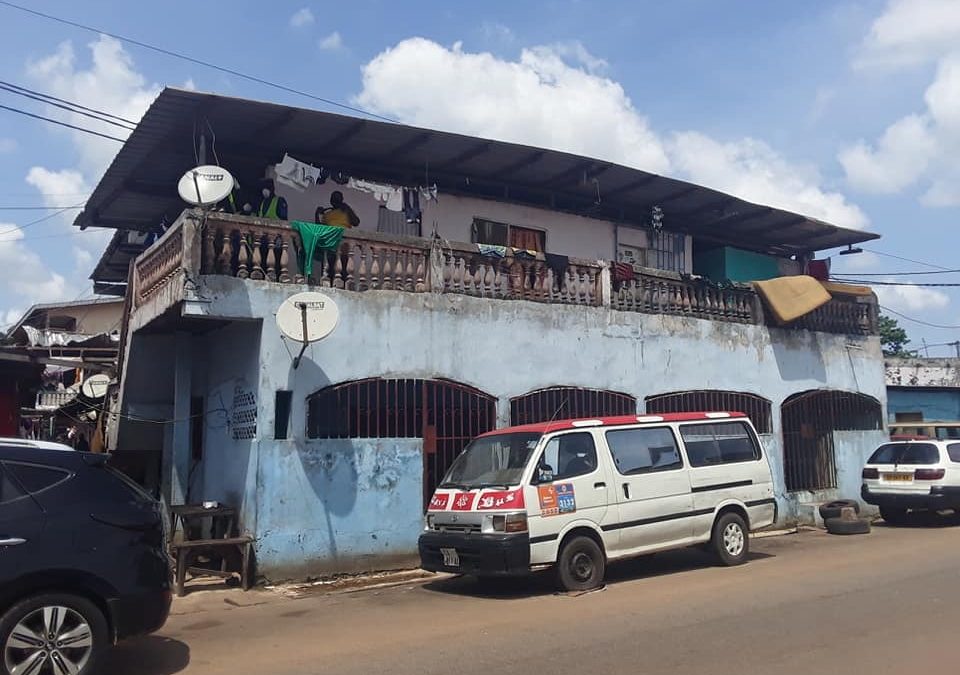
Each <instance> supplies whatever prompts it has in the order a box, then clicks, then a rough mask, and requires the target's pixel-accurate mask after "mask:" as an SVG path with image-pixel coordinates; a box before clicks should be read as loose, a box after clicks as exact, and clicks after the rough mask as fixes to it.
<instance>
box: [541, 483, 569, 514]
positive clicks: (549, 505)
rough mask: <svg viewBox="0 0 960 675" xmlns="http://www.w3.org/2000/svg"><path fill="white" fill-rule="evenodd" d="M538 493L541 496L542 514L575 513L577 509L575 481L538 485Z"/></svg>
mask: <svg viewBox="0 0 960 675" xmlns="http://www.w3.org/2000/svg"><path fill="white" fill-rule="evenodd" d="M537 495H538V496H539V497H540V515H541V516H559V515H560V514H562V513H573V512H575V511H576V510H577V499H576V493H575V492H574V490H573V483H558V484H556V485H541V486H539V487H537Z"/></svg>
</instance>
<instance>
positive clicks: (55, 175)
mask: <svg viewBox="0 0 960 675" xmlns="http://www.w3.org/2000/svg"><path fill="white" fill-rule="evenodd" d="M26 180H27V183H29V184H30V185H32V186H33V187H35V188H36V189H37V190H38V191H39V192H40V194H41V195H43V201H44V203H45V204H46V205H47V206H56V205H59V204H63V203H64V199H63V197H60V195H65V194H70V195H79V194H84V195H89V194H90V186H89V185H88V184H87V181H86V180H84V178H83V174H81V173H80V172H79V171H77V170H75V169H64V170H62V171H51V170H50V169H47V168H44V167H42V166H35V167H32V168H31V169H30V170H29V171H28V172H27V178H26ZM67 201H69V200H67ZM78 201H80V200H78ZM73 215H76V214H75V213H74V214H71V215H70V219H71V220H72V219H73Z"/></svg>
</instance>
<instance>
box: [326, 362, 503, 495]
mask: <svg viewBox="0 0 960 675" xmlns="http://www.w3.org/2000/svg"><path fill="white" fill-rule="evenodd" d="M496 423H497V404H496V399H495V398H494V397H492V396H490V395H489V394H486V393H484V392H482V391H480V390H478V389H474V388H472V387H468V386H467V385H463V384H459V383H457V382H450V381H447V380H420V379H380V378H372V379H369V380H358V381H356V382H346V383H343V384H338V385H334V386H332V387H327V388H326V389H322V390H320V391H318V392H317V393H315V394H313V395H312V396H310V397H309V398H308V399H307V436H308V437H309V438H422V439H423V457H424V467H423V488H424V500H425V501H426V500H429V498H430V495H431V494H432V493H433V490H434V489H435V488H436V486H437V483H438V482H439V481H440V479H442V478H443V475H444V474H445V473H446V472H447V469H449V468H450V465H451V464H452V463H453V460H454V459H456V458H457V455H459V454H460V453H461V452H462V451H463V449H464V447H466V445H467V443H469V442H470V440H471V439H472V438H474V437H476V436H478V435H479V434H482V433H484V432H487V431H490V430H492V429H493V428H495V427H496Z"/></svg>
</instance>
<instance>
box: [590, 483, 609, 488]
mask: <svg viewBox="0 0 960 675" xmlns="http://www.w3.org/2000/svg"><path fill="white" fill-rule="evenodd" d="M593 487H595V488H597V489H598V490H599V489H600V488H605V487H607V484H606V483H603V482H600V483H594V484H593Z"/></svg>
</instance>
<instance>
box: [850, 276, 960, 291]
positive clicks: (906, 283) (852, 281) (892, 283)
mask: <svg viewBox="0 0 960 675" xmlns="http://www.w3.org/2000/svg"><path fill="white" fill-rule="evenodd" d="M831 280H832V281H839V282H841V283H845V284H864V285H866V286H914V287H917V288H950V287H956V286H960V283H953V284H947V283H941V284H918V283H915V282H912V281H873V280H871V279H836V278H834V277H831Z"/></svg>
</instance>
